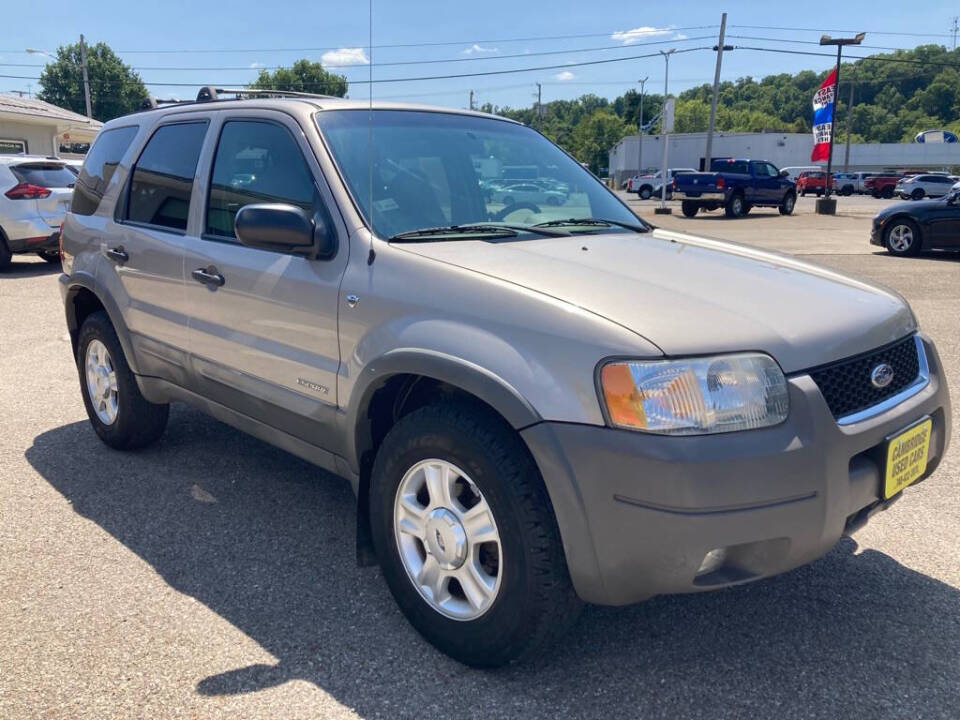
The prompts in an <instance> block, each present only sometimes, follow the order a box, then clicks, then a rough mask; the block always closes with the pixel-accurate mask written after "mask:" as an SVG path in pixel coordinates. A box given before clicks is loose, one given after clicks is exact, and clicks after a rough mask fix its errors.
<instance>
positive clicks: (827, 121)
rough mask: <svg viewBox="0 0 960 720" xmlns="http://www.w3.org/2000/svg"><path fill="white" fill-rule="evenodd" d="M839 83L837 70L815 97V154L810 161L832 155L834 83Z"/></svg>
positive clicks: (826, 79) (822, 85)
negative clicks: (831, 135)
mask: <svg viewBox="0 0 960 720" xmlns="http://www.w3.org/2000/svg"><path fill="white" fill-rule="evenodd" d="M836 81H837V69H836V68H834V69H833V70H831V71H830V74H829V75H827V77H826V78H824V81H823V82H822V83H820V88H819V89H818V90H817V92H816V93H815V94H814V96H813V152H812V153H810V160H811V161H813V162H816V161H818V160H821V161H822V160H826V159H827V157H828V156H829V155H830V134H831V133H832V132H833V106H834V97H833V93H834V90H835V88H834V83H836Z"/></svg>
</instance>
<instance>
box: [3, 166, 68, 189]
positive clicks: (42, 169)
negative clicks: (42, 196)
mask: <svg viewBox="0 0 960 720" xmlns="http://www.w3.org/2000/svg"><path fill="white" fill-rule="evenodd" d="M10 169H11V170H12V171H13V174H14V176H15V177H16V178H17V180H19V181H20V182H22V183H30V184H31V185H39V186H40V187H45V188H68V187H73V184H74V183H75V182H76V181H77V176H76V175H74V174H73V173H72V172H70V171H69V170H67V166H66V165H61V164H60V163H29V164H25V165H14V166H13V167H11V168H10Z"/></svg>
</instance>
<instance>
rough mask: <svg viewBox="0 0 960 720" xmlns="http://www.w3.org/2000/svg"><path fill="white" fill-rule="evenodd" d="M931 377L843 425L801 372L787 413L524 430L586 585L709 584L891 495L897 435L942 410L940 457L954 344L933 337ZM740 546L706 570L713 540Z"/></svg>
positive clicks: (825, 546) (788, 551) (832, 539)
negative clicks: (887, 491) (715, 424)
mask: <svg viewBox="0 0 960 720" xmlns="http://www.w3.org/2000/svg"><path fill="white" fill-rule="evenodd" d="M924 345H925V348H926V352H927V359H928V363H929V366H930V382H929V384H928V385H927V386H926V387H925V388H924V389H923V390H921V391H920V392H919V393H917V394H916V395H914V396H913V397H910V398H909V399H907V400H905V401H904V402H902V403H900V404H899V405H896V406H895V407H893V408H891V409H890V410H888V411H886V412H884V413H882V414H881V415H878V416H876V417H873V418H870V419H868V420H863V421H861V422H858V423H854V424H851V425H846V426H842V427H841V426H840V425H838V424H837V421H836V420H835V419H834V417H833V415H832V414H831V413H830V410H829V409H828V407H827V404H826V402H825V401H824V399H823V396H822V395H821V393H820V390H819V389H818V388H817V386H816V384H815V383H814V382H813V380H812V379H811V378H810V376H809V375H797V376H793V377H791V378H790V379H789V391H790V416H789V418H788V419H787V421H786V422H785V423H782V424H781V425H778V426H776V427H771V428H765V429H763V430H754V431H749V432H739V433H729V434H721V435H705V436H694V437H665V436H656V435H647V434H642V433H636V432H631V431H626V430H614V429H609V428H602V427H597V426H587V425H575V424H565V423H550V422H547V423H540V424H538V425H534V426H532V427H529V428H527V429H526V430H524V431H523V433H522V435H523V437H524V439H525V441H526V442H527V445H528V447H529V448H530V450H531V452H532V453H533V455H534V458H535V459H536V461H537V463H538V465H539V467H540V469H541V472H542V473H543V476H544V479H545V481H546V484H547V488H548V491H549V493H550V497H551V500H552V502H553V505H554V510H555V512H556V515H557V521H558V524H559V526H560V532H561V536H562V538H563V545H564V550H565V552H566V556H567V564H568V566H569V568H570V574H571V577H572V579H573V583H574V586H575V588H576V590H577V593H578V594H579V595H580V597H581V598H583V599H584V600H586V601H588V602H593V603H599V604H611V605H622V604H627V603H631V602H636V601H639V600H643V599H645V598H648V597H651V596H653V595H658V594H664V593H683V592H696V591H702V590H709V589H713V588H718V587H725V586H729V585H734V584H738V583H742V582H747V581H750V580H756V579H758V578H762V577H767V576H770V575H774V574H776V573H780V572H783V571H785V570H789V569H791V568H794V567H797V566H799V565H803V564H805V563H808V562H810V561H812V560H814V559H816V558H818V557H820V556H822V555H824V554H825V553H826V552H828V551H829V550H830V548H832V547H833V545H834V544H835V543H836V542H837V540H839V539H840V537H841V536H842V535H843V534H844V533H849V532H852V531H853V530H855V529H857V528H858V527H860V526H861V525H862V524H863V523H864V522H865V521H866V520H867V519H868V518H869V516H871V515H872V514H873V513H874V512H877V511H878V510H882V509H886V507H888V506H889V505H890V504H892V502H893V501H895V500H896V499H897V498H896V497H895V498H892V499H891V500H889V501H887V502H883V501H882V500H881V499H880V498H881V482H882V472H883V467H882V463H883V459H882V457H881V455H880V451H881V450H882V448H883V444H884V442H885V439H886V438H887V437H888V436H889V435H891V434H893V433H895V432H897V431H898V430H901V429H903V428H905V427H906V426H908V425H910V424H911V423H913V422H914V421H915V420H917V419H918V418H921V417H923V416H925V415H929V416H931V417H932V418H933V434H932V437H931V443H930V453H929V462H928V465H927V471H926V474H925V475H924V477H926V476H927V475H929V474H930V473H931V472H933V470H934V469H935V468H936V466H937V464H938V462H939V460H940V458H941V457H943V454H944V452H945V451H946V446H947V441H948V438H949V437H950V422H951V420H950V400H949V396H948V393H947V387H946V384H945V382H944V381H943V379H942V377H943V376H942V372H941V367H940V358H939V357H938V355H937V353H936V350H935V348H934V346H933V345H932V343H930V342H929V341H928V340H926V339H924ZM721 548H722V549H724V550H725V552H726V559H725V560H724V561H723V563H722V564H721V565H719V566H717V567H716V568H713V569H712V570H707V571H704V572H700V570H701V567H702V564H703V563H704V561H705V558H706V556H707V554H708V553H710V552H711V551H712V550H715V549H721Z"/></svg>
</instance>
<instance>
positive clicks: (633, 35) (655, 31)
mask: <svg viewBox="0 0 960 720" xmlns="http://www.w3.org/2000/svg"><path fill="white" fill-rule="evenodd" d="M671 32H673V28H670V27H663V28H658V27H652V26H650V25H643V26H641V27H637V28H633V29H632V30H618V31H617V32H615V33H614V34H613V35H611V36H610V39H611V40H619V41H620V42H622V43H623V44H624V45H632V44H633V43H635V42H637V41H638V40H642V39H644V38H651V37H659V36H662V35H669V34H670V33H671Z"/></svg>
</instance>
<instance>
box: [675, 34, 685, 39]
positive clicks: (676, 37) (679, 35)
mask: <svg viewBox="0 0 960 720" xmlns="http://www.w3.org/2000/svg"><path fill="white" fill-rule="evenodd" d="M673 39H674V40H686V39H687V36H686V35H684V34H683V33H677V34H676V35H674V36H673Z"/></svg>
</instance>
